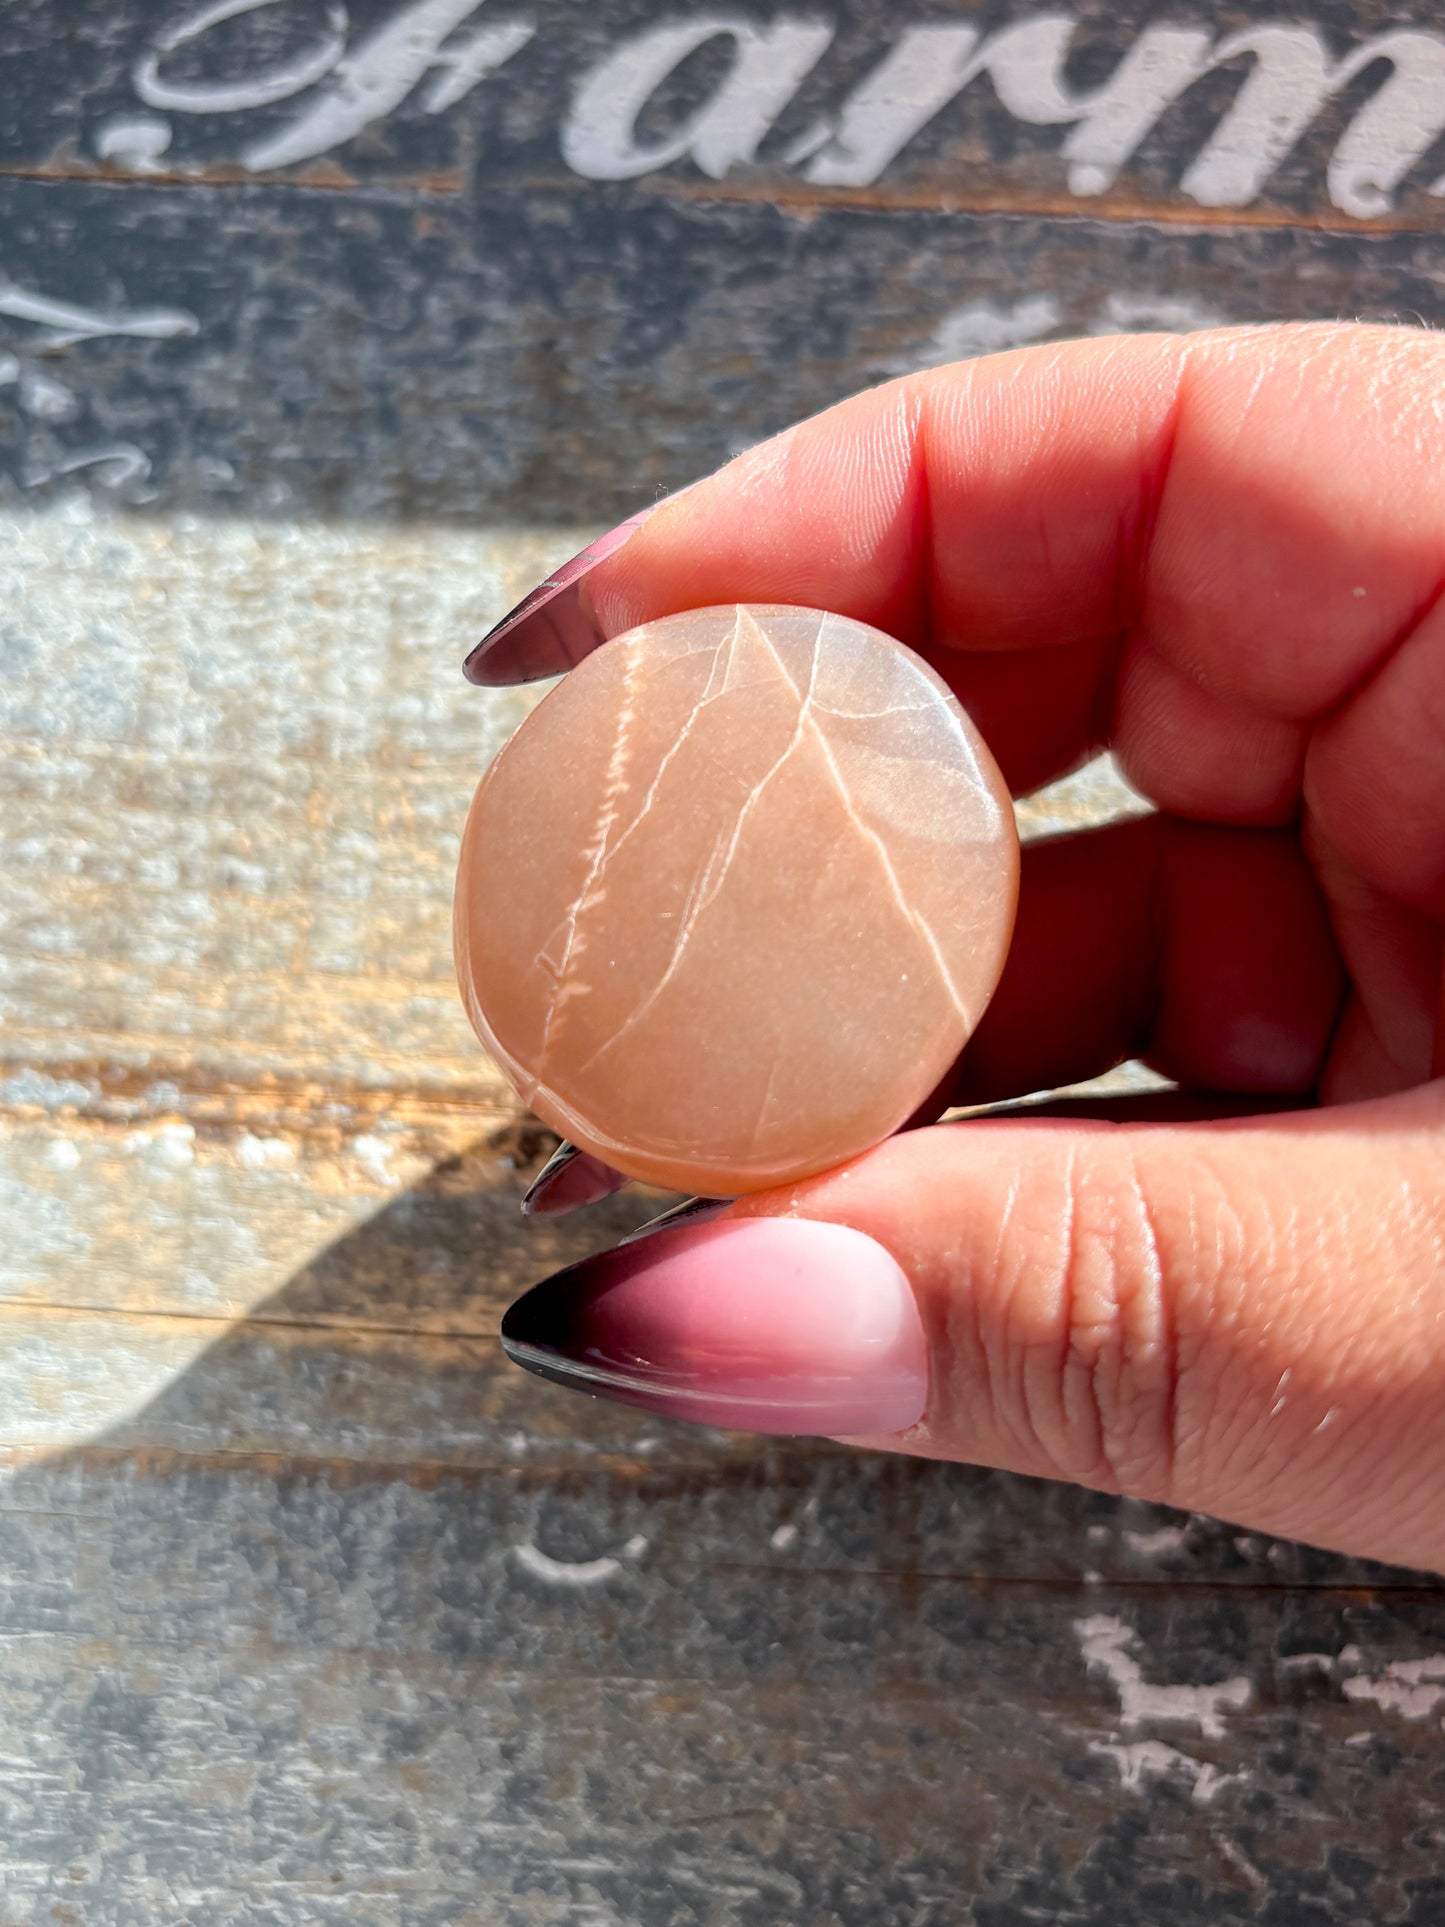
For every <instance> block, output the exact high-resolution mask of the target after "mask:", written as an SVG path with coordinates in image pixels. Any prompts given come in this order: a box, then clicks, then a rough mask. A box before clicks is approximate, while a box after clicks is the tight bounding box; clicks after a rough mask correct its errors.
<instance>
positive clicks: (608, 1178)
mask: <svg viewBox="0 0 1445 1927" xmlns="http://www.w3.org/2000/svg"><path fill="white" fill-rule="evenodd" d="M628 1181H629V1180H628V1179H627V1178H625V1177H624V1176H623V1175H622V1173H621V1172H620V1171H614V1170H613V1168H612V1166H611V1165H610V1164H604V1163H603V1162H602V1160H601V1158H595V1157H593V1156H592V1154H591V1152H590V1151H581V1150H579V1149H578V1148H577V1146H576V1145H575V1144H568V1143H566V1142H565V1141H564V1142H563V1143H561V1144H559V1145H558V1146H557V1149H556V1150H555V1151H554V1152H553V1153H552V1155H551V1157H549V1158H548V1160H547V1162H546V1163H545V1164H544V1165H543V1166H542V1169H541V1171H540V1172H539V1173H538V1174H537V1177H536V1178H535V1180H534V1181H533V1183H532V1186H531V1189H530V1190H529V1191H528V1192H527V1195H526V1196H525V1197H524V1198H523V1199H522V1210H523V1211H524V1212H525V1214H526V1215H527V1216H528V1217H529V1218H560V1217H561V1216H562V1215H563V1213H564V1212H567V1211H580V1210H581V1209H582V1207H583V1206H584V1205H587V1204H598V1203H600V1202H601V1200H602V1199H603V1198H610V1197H611V1196H612V1194H613V1192H614V1191H620V1190H621V1189H622V1187H623V1185H624V1184H626V1183H628Z"/></svg>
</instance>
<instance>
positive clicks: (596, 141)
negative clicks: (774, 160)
mask: <svg viewBox="0 0 1445 1927" xmlns="http://www.w3.org/2000/svg"><path fill="white" fill-rule="evenodd" d="M724 36H726V37H727V38H728V39H730V40H731V41H732V43H733V59H732V64H731V66H730V67H729V69H728V71H727V73H726V75H725V76H724V78H723V80H722V81H721V83H720V84H719V86H718V87H717V89H716V91H715V92H714V93H713V94H712V96H711V97H710V98H709V99H708V100H707V101H705V102H704V103H703V105H702V106H701V107H699V108H698V109H697V110H696V111H695V112H694V113H693V114H692V115H691V117H690V118H689V119H688V120H687V122H686V123H685V124H684V125H683V126H682V127H680V128H678V129H677V130H676V131H674V132H673V133H671V134H669V135H667V136H666V137H665V138H664V139H662V140H659V141H655V142H653V144H652V145H651V146H642V145H641V144H639V142H638V139H637V131H636V130H637V119H638V116H639V115H640V114H641V112H642V110H643V108H644V107H645V106H646V105H647V103H648V101H649V100H650V99H651V98H652V96H653V95H654V94H655V93H656V92H657V90H658V88H659V87H660V86H661V85H662V83H663V82H664V81H665V80H666V79H667V78H668V76H669V75H670V74H672V73H674V72H676V70H677V68H679V67H680V66H681V65H682V63H683V61H684V60H686V59H687V57H688V56H689V54H693V53H696V52H697V51H698V49H699V48H700V47H705V46H706V45H707V44H708V42H709V41H711V40H717V39H719V38H721V37H724ZM832 38H833V29H832V28H831V27H829V26H826V25H824V24H822V23H821V22H819V21H816V20H798V19H789V18H783V19H780V20H775V21H774V22H773V23H772V24H771V25H770V26H766V27H758V26H754V25H752V23H751V22H749V21H747V20H742V19H738V18H736V17H734V16H732V15H724V14H704V15H703V16H701V17H700V18H699V19H696V20H690V21H688V22H687V23H686V25H681V26H667V27H654V28H652V29H651V30H650V31H648V32H647V33H644V34H639V35H638V36H637V38H636V39H635V40H629V41H625V42H624V43H623V45H622V46H621V47H619V48H618V50H617V52H616V53H614V54H612V55H611V56H610V57H609V58H608V59H607V60H605V61H603V63H602V65H601V66H600V67H599V68H597V70H596V72H595V73H592V74H590V75H589V76H588V78H587V79H586V80H585V81H584V82H583V83H582V86H581V87H580V89H579V90H578V93H577V97H576V99H575V101H574V102H573V104H572V111H571V113H570V114H569V115H568V117H567V121H566V123H565V125H564V127H563V129H562V157H563V159H564V160H565V161H566V162H567V165H568V166H569V167H570V168H571V169H572V170H573V172H574V173H577V174H582V175H584V176H585V177H586V178H587V179H588V180H593V181H623V180H628V179H631V178H632V177H633V176H635V175H638V174H650V173H653V172H655V171H656V170H657V169H658V168H661V167H670V166H671V165H672V164H673V162H674V161H680V160H682V159H684V158H690V159H691V160H693V161H694V162H695V163H696V164H697V166H698V167H700V168H701V169H702V171H703V173H704V174H708V175H711V177H712V178H713V179H714V180H721V179H722V177H723V176H724V175H725V174H726V173H728V172H729V171H730V169H732V168H734V167H737V166H739V165H742V164H744V163H746V162H748V161H750V160H752V159H753V158H754V156H755V155H756V153H757V151H758V147H759V144H760V143H761V141H762V139H763V137H764V135H766V134H767V132H768V130H769V129H770V128H771V127H772V125H773V123H774V121H775V120H776V119H777V117H778V115H779V114H781V113H782V111H783V109H784V108H785V107H786V106H787V105H788V102H789V101H790V100H791V99H792V98H793V96H794V94H796V93H797V91H798V88H799V87H800V86H801V85H802V82H803V80H804V78H805V77H806V75H807V74H808V73H809V71H810V70H811V69H812V68H813V67H814V66H815V65H816V64H817V62H818V60H819V59H820V58H821V56H822V55H823V54H824V53H825V52H826V50H827V48H828V45H829V43H830V42H831V40H832Z"/></svg>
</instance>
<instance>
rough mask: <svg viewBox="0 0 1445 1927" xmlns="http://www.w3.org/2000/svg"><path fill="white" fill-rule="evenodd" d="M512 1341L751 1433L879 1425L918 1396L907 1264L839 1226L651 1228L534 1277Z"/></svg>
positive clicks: (735, 1222)
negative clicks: (647, 1234)
mask: <svg viewBox="0 0 1445 1927" xmlns="http://www.w3.org/2000/svg"><path fill="white" fill-rule="evenodd" d="M502 1344H503V1347H504V1348H505V1350H506V1353H507V1356H508V1357H509V1358H511V1359H513V1360H514V1361H515V1363H517V1364H518V1365H523V1366H525V1367H526V1368H527V1370H528V1371H532V1372H536V1373H537V1374H538V1375H539V1376H540V1377H542V1378H548V1379H552V1380H553V1381H555V1382H556V1383H557V1384H559V1385H567V1386H571V1387H573V1388H574V1389H575V1390H578V1391H586V1392H593V1393H596V1394H597V1395H598V1396H600V1397H602V1398H612V1399H616V1400H617V1401H618V1402H619V1403H621V1404H624V1405H637V1406H641V1407H642V1409H643V1410H644V1411H648V1412H654V1413H657V1414H659V1415H660V1416H664V1417H667V1418H681V1419H691V1420H693V1421H695V1422H696V1423H698V1424H702V1425H721V1426H729V1427H732V1428H734V1429H736V1430H739V1431H747V1432H785V1433H807V1434H813V1435H820V1436H823V1437H838V1436H850V1437H877V1436H881V1435H883V1434H886V1433H890V1432H901V1431H904V1430H906V1429H907V1427H909V1426H910V1425H914V1424H916V1423H917V1421H918V1419H919V1418H921V1417H922V1415H923V1408H924V1405H925V1404H926V1402H927V1397H928V1357H927V1350H926V1346H925V1342H924V1336H923V1326H922V1322H921V1320H920V1319H919V1316H918V1308H917V1306H916V1304H915V1303H914V1298H913V1292H912V1289H911V1288H910V1286H909V1283H908V1280H907V1278H906V1277H905V1275H904V1273H903V1271H902V1269H901V1268H900V1266H899V1265H898V1264H897V1262H896V1261H895V1260H894V1259H893V1258H892V1257H891V1256H890V1254H889V1253H888V1252H887V1251H885V1250H884V1249H883V1247H882V1245H880V1244H877V1243H875V1241H874V1240H873V1239H872V1238H869V1237H867V1236H865V1234H864V1233H863V1232H861V1231H854V1230H852V1229H850V1228H849V1227H848V1226H846V1225H837V1224H823V1223H819V1222H817V1221H815V1220H811V1219H802V1218H734V1219H729V1220H727V1221H726V1222H725V1223H721V1224H704V1225H690V1226H687V1227H685V1228H683V1229H681V1230H677V1231H668V1232H661V1233H659V1234H658V1235H657V1236H655V1237H652V1238H648V1239H645V1240H643V1241H642V1242H641V1243H639V1244H633V1245H628V1246H626V1247H624V1248H621V1249H618V1250H616V1251H608V1252H603V1253H602V1254H601V1255H600V1256H598V1257H595V1258H589V1259H587V1260H586V1261H585V1262H584V1263H582V1264H579V1265H573V1266H571V1267H570V1268H569V1269H568V1270H566V1271H559V1272H557V1273H556V1275H555V1276H553V1277H551V1278H548V1279H546V1280H544V1282H543V1283H542V1284H540V1285H535V1286H534V1287H533V1288H532V1290H531V1291H529V1292H528V1293H527V1294H526V1296H525V1297H523V1298H520V1299H518V1301H517V1303H516V1304H515V1305H513V1306H512V1307H511V1309H510V1310H509V1311H508V1313H507V1315H506V1317H505V1318H504V1319H503V1321H502Z"/></svg>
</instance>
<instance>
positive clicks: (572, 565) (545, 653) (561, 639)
mask: <svg viewBox="0 0 1445 1927" xmlns="http://www.w3.org/2000/svg"><path fill="white" fill-rule="evenodd" d="M651 513H652V509H651V508H645V509H643V510H641V511H640V512H639V513H638V514H636V515H634V516H631V517H630V518H629V519H628V520H627V521H626V522H623V523H621V524H620V526H619V527H617V528H615V529H609V530H608V531H607V533H606V535H599V536H598V538H597V540H596V541H595V542H592V543H589V544H588V546H587V547H586V548H585V549H583V551H582V553H581V554H580V555H574V556H573V557H572V559H571V561H570V562H564V563H563V564H562V566H561V568H560V569H558V570H557V571H556V572H555V573H554V574H552V575H549V576H548V578H547V580H546V581H545V582H544V583H542V585H541V587H540V588H536V589H533V591H532V593H531V594H530V595H528V596H523V598H522V600H521V601H520V602H519V603H518V604H517V606H516V608H515V609H512V610H509V611H508V613H507V614H506V615H504V616H503V617H502V619H501V621H500V622H499V623H498V624H497V625H496V627H495V628H493V629H489V630H488V631H487V633H486V635H484V636H483V637H482V639H481V641H480V642H479V643H478V644H477V646H476V648H475V649H473V651H472V653H471V654H470V655H469V656H468V657H467V659H466V661H465V662H464V663H463V664H462V674H463V675H464V676H465V677H466V679H467V681H468V682H474V683H480V684H481V685H482V686H483V687H484V688H488V689H498V688H502V687H503V686H505V685H506V684H509V683H519V682H540V681H541V680H542V678H543V677H544V676H561V675H564V674H565V673H566V672H567V670H569V669H571V668H572V667H573V666H574V665H575V664H577V663H579V662H581V660H582V658H583V657H584V656H590V655H591V653H592V651H593V650H594V649H595V648H597V646H598V645H599V643H602V642H605V641H606V637H605V636H604V635H603V633H602V629H601V625H600V624H599V623H598V621H597V616H596V612H595V611H594V609H593V607H592V598H591V596H590V595H589V594H588V593H587V577H588V575H589V574H590V572H591V571H592V570H593V569H595V568H596V566H597V564H598V563H599V562H602V561H605V560H606V558H607V557H608V556H609V555H616V553H617V551H618V550H619V549H620V548H621V547H622V545H623V543H624V542H626V541H628V540H629V539H630V537H631V536H632V534H633V532H634V530H636V529H637V528H638V527H639V526H640V525H641V524H642V523H643V522H645V521H646V520H647V518H648V516H649V515H651Z"/></svg>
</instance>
